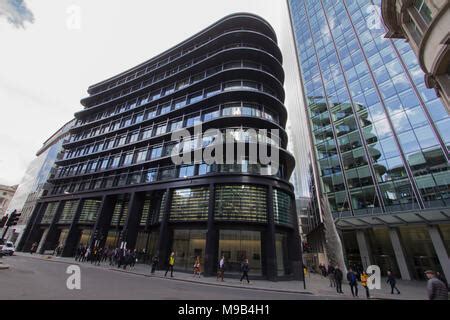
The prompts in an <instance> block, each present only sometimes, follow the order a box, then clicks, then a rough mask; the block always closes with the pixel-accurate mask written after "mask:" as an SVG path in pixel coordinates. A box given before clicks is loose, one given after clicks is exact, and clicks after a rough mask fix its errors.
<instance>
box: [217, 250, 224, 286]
mask: <svg viewBox="0 0 450 320" xmlns="http://www.w3.org/2000/svg"><path fill="white" fill-rule="evenodd" d="M224 273H225V256H222V258H220V261H219V266H218V272H217V278H216V281H217V280H219V278H220V279H221V281H222V282H223V276H224Z"/></svg>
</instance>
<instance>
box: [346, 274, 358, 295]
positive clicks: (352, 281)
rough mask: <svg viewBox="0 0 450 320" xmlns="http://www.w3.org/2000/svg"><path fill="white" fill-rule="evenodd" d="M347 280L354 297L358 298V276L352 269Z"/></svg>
mask: <svg viewBox="0 0 450 320" xmlns="http://www.w3.org/2000/svg"><path fill="white" fill-rule="evenodd" d="M347 280H348V284H349V285H350V290H351V291H352V296H353V297H357V296H358V277H357V276H356V273H355V272H353V270H352V268H349V269H348V272H347Z"/></svg>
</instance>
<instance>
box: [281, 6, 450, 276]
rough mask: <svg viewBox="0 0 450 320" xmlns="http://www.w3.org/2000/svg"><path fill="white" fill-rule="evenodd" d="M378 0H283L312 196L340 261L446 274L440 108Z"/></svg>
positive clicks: (448, 241)
mask: <svg viewBox="0 0 450 320" xmlns="http://www.w3.org/2000/svg"><path fill="white" fill-rule="evenodd" d="M380 2H381V1H356V0H352V1H350V0H348V1H337V0H288V4H289V10H290V15H291V22H292V28H293V32H294V35H295V42H296V45H297V53H298V59H299V65H300V69H301V74H302V82H303V87H304V92H305V106H306V109H307V112H308V115H309V120H310V121H309V124H307V125H309V126H310V132H311V139H312V144H313V149H314V150H315V154H314V157H315V161H314V163H315V167H314V170H313V171H314V172H315V176H316V181H317V182H318V186H317V192H318V197H323V198H325V199H326V200H327V201H328V203H329V207H330V208H331V211H332V215H333V217H334V219H335V223H336V226H337V228H338V230H339V232H340V235H341V237H342V240H343V244H344V251H345V257H346V260H347V264H348V265H356V266H359V267H366V266H368V265H370V264H377V265H379V266H380V267H381V270H382V272H384V273H385V272H386V271H387V270H388V269H391V270H393V271H394V272H395V273H397V274H398V275H401V277H402V278H404V279H413V278H416V279H418V278H423V271H425V270H426V269H433V270H438V271H441V272H442V271H443V272H444V274H445V275H446V277H447V279H450V263H449V259H448V256H449V252H450V208H449V205H450V171H449V154H448V148H449V146H450V130H449V128H450V118H449V115H448V113H447V111H446V108H445V107H444V106H443V104H442V102H441V101H440V99H439V98H438V97H437V96H436V93H435V91H434V90H432V89H428V88H427V87H426V85H425V83H424V74H423V72H422V70H421V68H420V65H419V63H418V61H417V58H416V55H415V54H414V52H413V50H412V49H411V46H410V44H409V43H408V42H405V40H403V39H388V38H386V37H385V34H386V30H385V29H384V25H383V23H382V20H381V19H382V18H381V9H380ZM322 210H323V208H322ZM322 214H324V212H323V211H322Z"/></svg>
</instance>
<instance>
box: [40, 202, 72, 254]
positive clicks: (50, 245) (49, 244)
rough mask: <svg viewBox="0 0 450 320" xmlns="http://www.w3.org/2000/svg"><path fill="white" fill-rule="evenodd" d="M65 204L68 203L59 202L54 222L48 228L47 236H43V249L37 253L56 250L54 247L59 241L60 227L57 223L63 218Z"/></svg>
mask: <svg viewBox="0 0 450 320" xmlns="http://www.w3.org/2000/svg"><path fill="white" fill-rule="evenodd" d="M65 203H66V201H60V202H58V205H57V207H56V211H55V215H54V216H53V219H52V222H51V223H50V226H49V227H48V230H47V232H46V233H45V235H43V236H42V245H41V248H40V249H39V250H38V251H37V252H38V253H40V254H43V253H44V252H45V250H53V249H55V248H54V246H55V244H56V241H57V240H58V233H57V230H58V227H57V225H56V223H57V222H58V221H59V217H60V216H61V213H62V211H63V208H64V205H65ZM44 237H45V238H44Z"/></svg>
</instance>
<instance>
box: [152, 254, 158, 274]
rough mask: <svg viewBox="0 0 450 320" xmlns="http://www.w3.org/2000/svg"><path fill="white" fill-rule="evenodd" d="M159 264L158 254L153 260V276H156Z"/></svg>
mask: <svg viewBox="0 0 450 320" xmlns="http://www.w3.org/2000/svg"><path fill="white" fill-rule="evenodd" d="M158 263H159V257H158V254H155V255H154V256H153V258H152V271H151V273H152V274H154V273H155V270H156V269H157V268H158Z"/></svg>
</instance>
